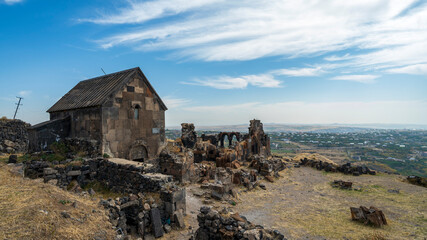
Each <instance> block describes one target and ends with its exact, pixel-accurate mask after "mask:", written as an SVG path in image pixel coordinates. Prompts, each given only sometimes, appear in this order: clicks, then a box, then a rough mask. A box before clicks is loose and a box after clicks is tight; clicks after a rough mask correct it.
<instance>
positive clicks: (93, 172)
mask: <svg viewBox="0 0 427 240" xmlns="http://www.w3.org/2000/svg"><path fill="white" fill-rule="evenodd" d="M67 162H68V161H65V162H60V163H58V165H53V164H51V163H48V162H46V161H34V160H33V161H30V162H27V163H26V167H25V176H27V177H29V178H41V177H42V178H44V181H45V182H49V181H51V180H54V182H55V183H56V184H57V185H58V186H60V187H62V188H66V187H67V186H68V185H69V184H70V183H71V182H72V181H73V180H76V181H77V182H78V184H79V185H80V186H86V185H87V184H88V183H90V182H91V181H94V180H97V181H99V182H102V183H103V184H105V185H106V186H107V187H108V188H110V189H111V190H113V191H116V192H121V193H133V194H137V193H139V192H158V191H160V190H162V189H163V187H164V186H165V185H166V184H168V183H171V182H172V176H169V175H163V174H152V173H146V174H144V173H143V170H144V169H143V167H136V166H133V165H122V164H116V163H113V162H110V161H108V160H104V159H102V158H99V159H88V160H84V161H83V162H82V164H81V165H67V166H64V164H67Z"/></svg>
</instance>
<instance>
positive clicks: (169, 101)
mask: <svg viewBox="0 0 427 240" xmlns="http://www.w3.org/2000/svg"><path fill="white" fill-rule="evenodd" d="M163 101H164V102H165V104H166V106H167V107H168V108H177V107H181V106H184V105H186V104H188V103H190V102H191V101H190V100H189V99H186V98H174V97H171V96H166V97H164V98H163Z"/></svg>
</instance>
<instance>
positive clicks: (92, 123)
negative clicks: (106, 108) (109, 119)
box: [50, 107, 102, 141]
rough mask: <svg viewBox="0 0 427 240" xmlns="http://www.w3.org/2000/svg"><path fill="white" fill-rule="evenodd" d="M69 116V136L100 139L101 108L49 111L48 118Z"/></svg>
mask: <svg viewBox="0 0 427 240" xmlns="http://www.w3.org/2000/svg"><path fill="white" fill-rule="evenodd" d="M66 117H70V134H69V136H68V137H71V138H82V139H87V140H97V141H101V140H102V126H101V123H102V121H101V108H100V107H91V108H81V109H74V110H67V111H61V112H52V113H50V119H51V120H55V119H63V118H66Z"/></svg>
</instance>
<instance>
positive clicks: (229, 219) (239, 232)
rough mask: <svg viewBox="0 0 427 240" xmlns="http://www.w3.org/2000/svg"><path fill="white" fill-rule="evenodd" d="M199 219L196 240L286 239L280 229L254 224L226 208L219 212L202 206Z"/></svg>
mask: <svg viewBox="0 0 427 240" xmlns="http://www.w3.org/2000/svg"><path fill="white" fill-rule="evenodd" d="M197 221H198V222H199V229H197V231H196V234H195V237H194V238H195V240H216V239H218V240H219V239H223V240H234V239H236V240H237V239H258V240H267V239H271V240H283V239H285V237H284V236H283V235H282V234H281V233H280V232H279V231H277V230H271V229H267V228H264V227H262V226H260V225H254V224H252V223H251V222H249V221H248V220H247V219H246V218H245V217H244V216H240V215H239V214H238V213H231V212H228V211H227V210H226V209H224V211H222V212H221V213H219V212H217V211H215V210H212V209H211V208H209V207H206V206H204V207H201V208H200V213H199V214H198V215H197Z"/></svg>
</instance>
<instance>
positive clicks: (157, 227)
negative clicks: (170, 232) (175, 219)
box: [150, 208, 164, 238]
mask: <svg viewBox="0 0 427 240" xmlns="http://www.w3.org/2000/svg"><path fill="white" fill-rule="evenodd" d="M150 219H151V226H152V231H153V234H154V237H155V238H159V237H161V236H163V234H164V232H163V225H162V220H161V219H160V211H159V209H158V208H153V209H151V210H150Z"/></svg>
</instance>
